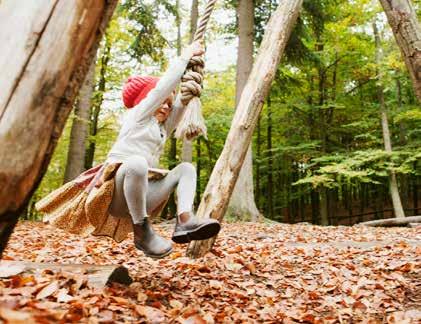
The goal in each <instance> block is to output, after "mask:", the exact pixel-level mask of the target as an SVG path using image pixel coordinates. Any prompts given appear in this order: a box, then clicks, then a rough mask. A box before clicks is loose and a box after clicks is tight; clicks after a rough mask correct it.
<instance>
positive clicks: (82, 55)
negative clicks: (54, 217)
mask: <svg viewBox="0 0 421 324" xmlns="http://www.w3.org/2000/svg"><path fill="white" fill-rule="evenodd" d="M116 4H117V0H74V1H68V0H27V1H24V2H23V1H14V0H4V1H2V3H1V6H0V43H1V44H2V52H1V55H0V70H1V71H2V73H1V74H0V87H1V89H2V91H0V156H1V159H0V257H1V254H2V253H3V250H4V248H5V247H6V244H7V241H8V239H9V236H10V234H11V233H12V231H13V228H14V226H15V224H16V222H17V219H18V217H19V215H20V213H21V211H22V210H23V209H24V208H25V206H26V205H27V203H28V201H29V198H30V197H31V195H32V194H33V192H34V191H35V189H36V188H37V185H38V184H39V182H40V181H41V179H42V176H43V175H44V173H45V171H46V169H47V166H48V164H49V162H50V159H51V156H52V153H53V150H54V148H55V146H56V143H57V140H58V138H59V137H60V134H61V132H62V130H63V127H64V124H65V122H66V119H67V117H68V115H69V112H70V110H71V107H72V103H73V100H74V97H75V95H76V94H77V92H78V90H79V88H80V85H81V84H82V82H83V80H84V78H85V75H86V73H87V71H88V68H89V65H90V64H91V62H92V60H93V58H94V55H95V52H96V49H97V47H98V43H99V40H100V38H101V36H102V34H103V31H104V29H105V27H106V26H107V24H108V21H109V19H110V17H111V15H112V13H113V11H114V9H115V6H116ZM11 34H12V35H13V37H10V35H11Z"/></svg>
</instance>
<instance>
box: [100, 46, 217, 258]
mask: <svg viewBox="0 0 421 324" xmlns="http://www.w3.org/2000/svg"><path fill="white" fill-rule="evenodd" d="M203 53H204V50H203V46H202V45H201V43H200V42H194V43H192V44H191V45H190V46H188V47H187V48H186V49H185V50H184V51H183V53H182V55H181V56H180V57H178V58H177V59H176V60H175V61H174V62H173V63H172V64H171V65H170V67H169V68H168V70H167V72H166V73H165V75H164V76H163V77H162V78H161V79H158V78H156V77H150V76H145V77H132V78H129V80H128V81H127V83H126V85H125V86H124V88H123V102H124V104H125V106H126V107H127V108H130V109H129V111H128V112H127V113H126V116H125V118H124V121H123V125H122V128H121V130H120V133H119V136H118V138H117V141H116V143H115V144H114V145H113V147H112V149H111V151H110V153H109V154H108V158H107V161H106V163H121V165H120V167H119V168H118V170H117V172H116V175H115V186H114V193H113V198H112V201H111V204H110V207H109V210H108V211H109V213H110V214H111V215H112V216H114V217H119V218H124V217H130V218H131V220H132V223H133V231H134V243H135V246H136V247H137V248H138V249H140V250H142V251H143V252H144V253H145V254H146V255H148V256H150V257H154V258H161V257H164V256H166V255H168V254H169V253H171V251H172V246H171V242H170V241H168V240H166V239H164V238H162V237H161V236H159V235H157V234H156V233H155V232H154V231H153V229H152V227H151V224H150V222H149V219H148V215H149V214H150V213H151V212H152V211H153V210H155V209H156V208H158V207H159V206H161V205H162V203H163V202H165V201H166V200H167V199H168V197H169V195H170V194H171V193H172V192H173V191H174V189H176V193H177V220H176V226H175V231H174V234H173V236H172V240H173V241H174V242H176V243H188V242H190V241H191V240H204V239H208V238H210V237H212V236H215V235H216V234H217V233H218V232H219V230H220V224H219V223H218V221H217V220H214V219H198V218H196V217H195V216H194V214H193V210H192V207H193V201H194V195H195V190H196V171H195V169H194V167H193V165H192V164H190V163H181V164H179V165H178V166H176V167H175V168H174V169H172V170H171V171H169V173H168V174H167V175H166V176H165V177H164V178H162V179H160V180H155V181H149V180H148V169H150V168H155V167H157V166H158V162H159V157H160V155H161V153H162V150H163V147H164V143H165V141H166V139H167V137H168V136H170V135H171V133H172V132H173V130H174V129H175V128H176V127H177V125H178V123H179V121H180V119H181V117H182V115H183V113H184V110H185V106H184V105H183V104H182V103H181V100H180V96H177V98H176V99H175V100H174V93H175V88H176V86H177V84H178V83H179V81H180V80H181V77H182V76H183V73H184V71H185V69H186V67H187V64H188V62H189V60H190V58H191V57H192V56H195V55H202V54H203Z"/></svg>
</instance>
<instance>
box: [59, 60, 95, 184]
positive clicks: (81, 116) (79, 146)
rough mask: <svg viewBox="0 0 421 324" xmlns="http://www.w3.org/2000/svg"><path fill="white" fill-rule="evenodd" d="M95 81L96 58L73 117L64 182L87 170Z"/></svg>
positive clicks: (81, 90)
mask: <svg viewBox="0 0 421 324" xmlns="http://www.w3.org/2000/svg"><path fill="white" fill-rule="evenodd" d="M94 82H95V60H93V61H92V64H91V66H90V67H89V71H88V74H87V75H86V78H85V81H84V82H83V84H82V88H81V89H80V91H79V98H78V100H77V104H76V106H75V108H74V109H75V111H74V114H75V117H74V118H73V123H72V129H71V131H70V142H69V149H68V152H67V162H66V171H65V173H64V181H63V182H64V183H66V182H69V181H71V180H73V179H74V178H76V177H77V176H78V175H79V174H81V173H82V172H83V171H85V154H86V141H87V139H88V130H89V114H90V111H91V99H92V95H93V92H94Z"/></svg>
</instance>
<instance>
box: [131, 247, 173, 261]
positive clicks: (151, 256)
mask: <svg viewBox="0 0 421 324" xmlns="http://www.w3.org/2000/svg"><path fill="white" fill-rule="evenodd" d="M135 247H136V249H138V250H140V251H142V252H143V254H144V255H145V256H147V257H149V258H152V259H162V258H164V257H166V256H167V255H169V254H171V252H172V248H171V249H169V250H168V251H167V252H164V253H162V254H149V253H146V252H145V250H143V249H141V248H139V247H138V246H137V245H136V244H135Z"/></svg>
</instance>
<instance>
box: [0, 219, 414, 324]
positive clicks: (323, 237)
mask: <svg viewBox="0 0 421 324" xmlns="http://www.w3.org/2000/svg"><path fill="white" fill-rule="evenodd" d="M155 227H156V228H157V230H158V232H160V233H161V234H162V235H163V236H164V237H167V238H170V236H171V228H170V227H169V226H167V225H165V224H164V225H156V226H155ZM132 239H133V238H132V236H130V237H129V238H128V239H127V240H125V241H123V242H122V243H119V244H118V243H116V242H114V241H112V240H111V239H108V238H102V237H93V236H92V237H87V238H82V237H78V236H75V235H71V234H68V233H65V232H63V231H61V230H58V229H56V228H53V227H51V226H49V225H45V224H42V223H37V222H21V223H19V224H18V226H17V227H16V230H15V232H14V234H13V236H12V238H11V240H10V242H9V245H8V248H7V249H6V251H5V253H4V259H6V260H22V261H23V260H24V261H33V262H46V263H62V264H80V263H82V264H95V265H100V264H119V265H123V266H125V267H127V268H128V269H129V271H130V274H131V276H132V277H133V279H134V282H133V283H132V284H131V285H130V286H123V285H119V284H113V285H111V286H109V287H105V288H96V287H91V286H90V285H89V284H88V283H87V279H86V277H84V275H83V274H74V273H66V272H60V273H59V272H54V271H48V270H43V271H39V272H36V273H31V274H27V273H25V272H21V270H22V269H10V271H9V272H7V271H6V270H2V271H4V274H6V275H9V276H8V277H7V278H2V279H1V280H0V318H1V319H3V320H5V321H6V322H10V323H31V322H34V323H69V322H78V323H79V322H81V323H113V322H126V323H133V322H136V323H184V324H201V323H354V322H362V323H418V322H419V321H420V320H421V299H420V296H421V270H420V269H421V246H420V239H421V229H420V227H418V228H387V229H386V228H370V227H361V226H353V227H344V226H339V227H321V226H313V225H307V224H298V225H287V224H279V225H278V224H276V225H273V224H271V225H267V224H256V223H240V224H224V226H223V230H222V231H221V233H220V235H219V237H218V239H217V241H216V244H215V245H214V247H213V249H212V251H211V252H209V253H208V254H207V255H206V256H205V257H204V258H202V259H198V260H192V259H189V258H187V257H185V256H184V255H185V254H184V252H185V247H186V246H185V245H174V252H173V253H172V254H171V255H170V256H169V257H167V258H164V259H161V260H152V259H150V258H147V257H145V256H144V255H143V254H142V252H140V251H138V250H136V249H135V247H134V246H133V244H132ZM2 271H0V273H1V272H2ZM6 275H5V276H6Z"/></svg>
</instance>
